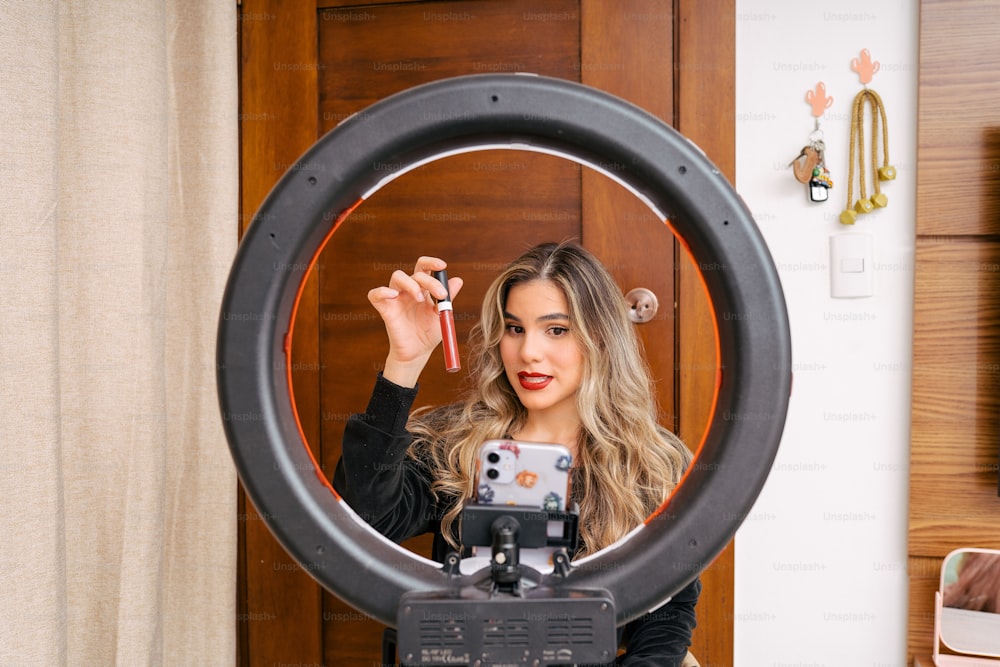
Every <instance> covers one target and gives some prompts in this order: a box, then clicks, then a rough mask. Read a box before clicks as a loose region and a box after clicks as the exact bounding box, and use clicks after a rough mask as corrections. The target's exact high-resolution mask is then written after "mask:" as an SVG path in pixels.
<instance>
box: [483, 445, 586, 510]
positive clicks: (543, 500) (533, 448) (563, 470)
mask: <svg viewBox="0 0 1000 667" xmlns="http://www.w3.org/2000/svg"><path fill="white" fill-rule="evenodd" d="M572 462H573V460H572V458H571V457H570V453H569V450H568V449H567V448H566V447H564V446H563V445H554V444H548V443H539V442H518V441H515V440H489V441H487V442H484V443H483V444H482V446H481V447H480V449H479V460H478V465H477V468H478V480H477V482H476V502H477V503H480V504H493V505H499V504H505V505H521V506H525V507H537V508H539V509H543V510H548V511H561V510H565V509H566V502H567V497H568V496H569V469H570V465H571V464H572Z"/></svg>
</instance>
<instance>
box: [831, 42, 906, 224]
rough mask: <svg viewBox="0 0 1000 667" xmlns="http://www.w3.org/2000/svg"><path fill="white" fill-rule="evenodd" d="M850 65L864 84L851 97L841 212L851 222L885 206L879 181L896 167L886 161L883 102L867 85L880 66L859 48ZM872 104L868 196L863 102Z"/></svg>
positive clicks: (842, 219) (891, 176) (886, 200)
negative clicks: (856, 194)
mask: <svg viewBox="0 0 1000 667" xmlns="http://www.w3.org/2000/svg"><path fill="white" fill-rule="evenodd" d="M851 69H853V70H854V71H855V72H857V73H858V76H859V77H860V78H861V84H862V85H863V86H864V88H863V89H862V90H861V92H859V93H858V94H857V95H856V96H855V98H854V104H853V106H852V111H851V145H850V168H849V171H848V176H847V207H846V208H845V209H844V210H843V211H842V212H841V214H840V222H841V223H842V224H845V225H853V224H854V223H855V222H857V219H858V215H859V214H863V213H871V212H872V211H874V210H875V209H876V208H885V206H886V205H887V204H888V203H889V198H888V197H887V196H886V195H885V193H884V192H882V188H881V182H882V181H891V180H893V179H895V178H896V168H895V167H893V166H892V165H890V164H889V125H888V124H887V123H886V117H885V105H884V104H883V103H882V98H881V97H880V96H879V94H878V93H876V92H875V91H874V90H872V89H870V88H869V87H868V84H869V83H871V80H872V77H873V76H874V75H875V73H876V72H878V70H879V62H878V61H877V60H876V61H872V59H871V53H869V51H868V49H862V51H861V57H860V58H854V59H853V60H852V61H851ZM866 104H867V105H871V109H872V111H871V126H872V145H871V156H872V158H871V173H872V190H873V193H872V196H871V197H869V196H868V187H867V184H866V178H865V105H866ZM879 122H881V123H882V166H881V167H880V166H879V164H878V137H879V132H878V126H879ZM855 157H857V163H856V164H857V168H858V185H859V190H860V195H861V196H860V198H859V199H858V200H857V201H855V200H854V167H855Z"/></svg>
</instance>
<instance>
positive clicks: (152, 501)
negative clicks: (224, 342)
mask: <svg viewBox="0 0 1000 667" xmlns="http://www.w3.org/2000/svg"><path fill="white" fill-rule="evenodd" d="M0 45H2V50H0V77H2V78H0V141H2V146H0V377H2V383H3V392H2V394H0V664H4V665H60V664H64V665H113V664H119V665H158V664H174V665H231V664H233V663H234V661H235V636H234V628H235V601H236V596H235V588H236V582H235V580H236V573H235V567H236V554H235V550H236V522H235V517H236V511H235V498H236V486H235V485H236V480H235V473H234V469H233V465H232V461H231V459H230V456H229V453H228V449H227V447H226V443H225V438H224V435H223V431H222V428H221V424H220V418H219V411H218V407H217V402H216V395H215V377H214V375H215V362H214V353H215V350H214V347H215V329H216V323H217V318H218V310H219V303H220V299H221V295H222V291H223V286H224V282H225V278H226V275H227V273H228V269H229V264H230V262H231V260H232V256H233V252H234V249H235V234H236V228H237V197H238V180H237V174H238V172H237V169H238V167H237V160H238V156H237V151H238V143H237V126H238V115H237V53H236V2H235V0H143V1H140V2H122V1H121V0H88V1H86V2H73V1H70V0H66V1H64V2H53V1H46V2H21V1H17V2H3V3H0Z"/></svg>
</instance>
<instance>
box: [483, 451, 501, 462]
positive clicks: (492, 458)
mask: <svg viewBox="0 0 1000 667" xmlns="http://www.w3.org/2000/svg"><path fill="white" fill-rule="evenodd" d="M486 460H487V461H489V462H490V463H499V462H500V455H499V454H497V453H496V452H490V453H489V454H487V455H486Z"/></svg>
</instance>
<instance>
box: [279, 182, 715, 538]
mask: <svg viewBox="0 0 1000 667" xmlns="http://www.w3.org/2000/svg"><path fill="white" fill-rule="evenodd" d="M369 194H372V193H369ZM364 201H365V200H364V199H359V200H358V201H356V202H354V204H352V205H351V206H350V207H348V208H347V209H345V210H344V211H343V212H342V213H341V214H340V215H339V216H337V219H336V220H335V221H334V223H333V225H332V226H331V227H330V231H329V232H327V234H326V236H324V237H323V240H322V241H321V242H320V244H319V246H318V247H317V248H316V252H315V253H313V256H312V258H311V259H310V260H309V265H308V266H307V267H306V270H305V273H304V276H303V278H302V281H301V282H300V283H299V286H298V289H297V290H296V292H295V300H294V301H293V302H292V311H291V314H290V316H289V321H288V331H287V333H286V334H285V339H284V343H283V349H284V353H285V378H286V382H287V383H288V396H289V398H290V400H291V403H292V415H293V416H294V418H295V427H296V428H297V429H298V432H299V437H300V438H301V439H302V444H303V446H304V447H305V450H306V453H307V454H308V455H309V459H310V460H311V461H312V463H313V468H314V470H315V472H316V476H317V477H318V478H319V479H320V481H321V482H322V483H323V485H324V486H325V487H326V488H328V489H329V490H330V493H332V494H333V495H334V497H335V498H336V499H337V500H341V497H340V494H338V493H337V491H336V489H334V488H333V485H332V484H331V483H330V480H329V479H327V477H326V475H325V474H324V473H323V469H322V467H321V466H320V463H319V461H317V460H316V456H315V455H314V454H313V451H312V449H311V448H310V447H309V442H308V441H307V439H306V436H305V431H304V430H303V428H302V422H301V419H300V418H299V411H298V408H297V406H296V402H295V388H294V386H293V383H292V338H293V334H294V330H295V319H296V315H297V314H298V310H299V302H300V301H301V299H302V293H303V292H304V291H305V286H306V282H307V281H308V280H309V275H310V274H311V273H312V270H313V267H314V266H315V265H316V262H317V261H318V260H319V256H320V254H321V253H322V252H323V249H324V248H326V245H327V243H329V241H330V239H331V238H332V237H333V233H334V232H336V231H337V229H338V228H339V227H340V225H341V223H342V222H344V220H346V219H347V218H348V217H349V216H350V215H351V213H353V212H354V211H355V209H357V208H358V206H360V205H361V203H362V202H364ZM663 224H664V225H666V226H667V228H668V229H669V230H670V232H671V233H672V234H673V235H674V238H675V239H677V241H678V243H679V244H680V246H681V249H682V250H683V251H684V253H685V254H686V255H687V257H688V259H689V260H691V263H692V264H693V265H694V267H695V272H696V273H697V275H698V280H699V282H700V283H701V287H702V290H703V291H704V293H705V298H706V299H708V304H709V308H708V312H709V315H710V316H711V318H712V330H713V331H714V332H715V386H714V388H713V390H712V399H711V408H710V409H709V411H708V415H709V418H708V424H705V425H704V427H703V429H702V435H701V440H700V441H699V442H698V447H697V448H696V449H695V451H694V458H693V459H692V461H696V460H697V459H698V457H699V456H700V455H701V450H702V447H703V446H704V444H705V440H706V439H707V437H708V431H709V428H708V427H709V426H710V425H711V423H712V419H713V417H714V415H715V409H716V407H717V406H718V403H719V392H720V389H721V386H722V367H721V366H720V363H721V359H722V349H721V343H720V341H719V320H718V316H717V315H716V312H715V304H714V303H713V302H712V294H711V292H709V289H708V284H707V283H706V282H705V276H704V274H703V273H702V272H701V270H700V269H699V268H698V262H697V261H696V260H695V257H694V254H693V253H692V252H691V248H690V246H688V244H687V241H685V240H684V237H682V236H681V235H680V234H678V233H677V230H676V229H674V226H673V225H671V224H670V221H669V220H664V221H663ZM693 468H694V465H693V464H692V465H689V466H688V468H687V470H685V471H684V474H683V475H681V478H680V480H678V482H677V487H679V486H680V485H681V484H683V483H684V480H685V479H687V476H688V474H690V472H691V470H692V469H693ZM677 487H675V488H677ZM672 497H673V495H672V494H671V497H669V498H667V499H666V500H665V501H664V502H663V504H662V505H660V506H659V507H658V508H657V509H656V510H655V511H654V512H653V513H652V514H650V515H649V516H648V517H647V518H646V521H645V522H644V524H648V523H649V522H650V521H652V520H653V519H655V518H656V517H657V516H659V515H661V514H662V513H663V512H664V511H665V510H666V509H667V506H668V505H670V500H671V498H672Z"/></svg>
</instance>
